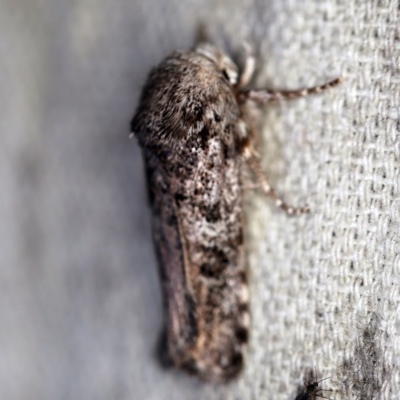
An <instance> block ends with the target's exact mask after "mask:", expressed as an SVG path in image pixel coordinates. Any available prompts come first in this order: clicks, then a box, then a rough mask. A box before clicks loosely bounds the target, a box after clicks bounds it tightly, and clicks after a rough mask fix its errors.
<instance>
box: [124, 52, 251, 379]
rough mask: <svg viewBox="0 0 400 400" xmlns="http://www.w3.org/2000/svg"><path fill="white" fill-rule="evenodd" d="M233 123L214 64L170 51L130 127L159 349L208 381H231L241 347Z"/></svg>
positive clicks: (243, 324)
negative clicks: (154, 283) (160, 300)
mask: <svg viewBox="0 0 400 400" xmlns="http://www.w3.org/2000/svg"><path fill="white" fill-rule="evenodd" d="M177 71H178V72H179V73H178V72H177ZM225 75H226V74H225ZM166 81H167V82H168V83H169V84H168V85H165V82H166ZM161 83H162V84H161ZM238 118H239V110H238V106H237V103H236V98H235V95H234V93H233V90H232V87H231V85H230V84H229V81H227V79H226V77H225V76H224V74H223V73H222V72H221V71H219V70H218V69H217V68H216V66H215V64H214V63H213V62H211V61H210V60H208V59H207V58H205V57H203V56H201V55H199V54H196V53H185V54H182V53H175V55H173V56H171V57H170V58H168V59H167V60H166V61H165V62H164V63H162V64H161V65H160V66H159V67H158V68H157V69H156V70H154V71H153V72H152V74H151V75H150V78H149V80H148V83H147V84H146V86H145V89H144V91H143V95H142V99H141V106H140V107H139V110H138V113H137V114H136V116H135V117H134V119H133V122H132V130H133V131H134V132H135V133H136V135H137V137H138V140H139V143H140V144H141V146H142V147H143V150H144V155H145V160H146V166H147V176H148V186H149V192H150V199H151V205H152V209H153V218H154V219H153V232H154V240H155V244H156V247H157V251H158V258H159V264H160V267H161V271H162V272H161V275H162V279H163V286H164V295H165V302H166V308H167V313H166V314H167V323H166V325H167V332H166V338H167V351H168V354H169V357H170V358H171V361H172V363H173V364H174V365H175V366H178V367H180V368H183V369H186V370H189V371H191V372H193V373H196V374H198V375H199V376H200V377H202V378H204V379H207V380H214V381H226V380H229V379H231V378H233V377H235V376H236V375H237V374H238V372H239V371H240V370H241V368H242V365H243V354H242V347H243V345H244V343H246V342H247V327H248V305H247V282H246V271H245V267H244V259H243V258H244V257H243V246H242V242H243V232H242V204H241V187H240V182H239V179H240V162H241V159H240V157H239V155H238V150H237V148H238V137H237V134H236V131H235V130H236V123H237V119H238Z"/></svg>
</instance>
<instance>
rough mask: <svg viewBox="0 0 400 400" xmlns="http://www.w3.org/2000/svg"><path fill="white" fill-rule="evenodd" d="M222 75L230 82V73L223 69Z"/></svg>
mask: <svg viewBox="0 0 400 400" xmlns="http://www.w3.org/2000/svg"><path fill="white" fill-rule="evenodd" d="M222 75H224V78H225V79H226V80H227V81H229V75H228V73H227V72H226V69H223V70H222Z"/></svg>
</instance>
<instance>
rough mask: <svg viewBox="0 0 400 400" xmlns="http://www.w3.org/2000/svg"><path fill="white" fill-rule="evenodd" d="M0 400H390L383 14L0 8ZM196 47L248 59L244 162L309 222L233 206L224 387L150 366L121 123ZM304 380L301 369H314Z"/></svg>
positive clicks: (137, 182) (146, 271) (131, 154)
mask: <svg viewBox="0 0 400 400" xmlns="http://www.w3.org/2000/svg"><path fill="white" fill-rule="evenodd" d="M1 10H2V12H1V13H0V36H1V37H2V41H1V42H2V43H1V45H0V66H1V68H0V70H1V71H2V74H1V76H0V82H1V85H0V87H1V90H2V92H3V95H2V96H0V113H1V118H0V121H1V122H0V123H1V146H0V183H1V187H2V190H1V192H2V195H1V203H0V204H1V207H0V218H1V221H2V224H1V228H0V229H1V238H2V240H1V242H0V265H1V267H2V268H1V269H0V284H1V290H0V338H1V340H0V349H1V357H0V398H2V399H8V400H14V399H27V398H29V399H41V400H47V399H49V400H50V399H85V400H86V399H96V400H99V399H146V400H164V399H165V400H171V399H173V400H200V399H210V400H234V399H235V400H239V399H240V400H250V399H254V400H266V399H274V400H275V399H282V400H283V399H285V400H287V399H293V400H294V399H295V397H296V395H297V394H298V393H299V391H300V390H301V389H302V386H303V380H304V379H306V377H307V376H309V375H310V372H313V370H314V366H315V367H316V370H317V374H318V378H320V379H322V378H325V377H331V379H330V380H326V381H324V382H323V383H322V387H323V388H330V389H333V390H334V391H333V392H325V395H326V396H327V397H329V398H331V399H344V398H347V399H363V400H364V399H369V398H378V397H379V396H381V398H383V399H393V400H394V399H398V398H399V395H398V391H399V388H400V372H399V371H400V339H399V337H400V336H399V333H400V332H399V329H400V319H399V315H400V313H399V311H400V310H399V304H400V294H399V285H400V279H399V274H400V254H399V253H400V241H399V239H398V237H399V229H400V227H399V221H400V201H399V198H400V197H399V195H400V178H399V168H400V167H399V166H400V163H399V161H400V139H399V132H400V128H399V126H400V116H399V93H400V79H399V76H400V75H399V58H400V41H399V40H400V29H399V26H400V23H399V21H400V19H399V12H400V11H399V7H398V2H395V1H394V0H392V1H389V0H387V1H364V0H352V1H350V2H346V1H342V0H332V1H330V0H322V1H312V0H284V1H282V0H270V1H264V0H247V1H244V2H239V1H236V0H226V1H222V0H221V1H217V2H214V1H206V0H203V1H202V0H193V1H192V2H181V1H177V0H170V1H163V0H146V1H143V2H141V1H138V2H132V1H128V0H126V1H119V2H114V1H111V0H104V1H102V2H97V1H94V0H88V1H85V2H68V1H59V2H51V1H49V0H48V1H46V0H45V1H42V2H37V3H35V2H30V3H29V4H28V3H27V2H26V1H24V0H13V1H11V0H9V1H7V0H1ZM199 23H202V24H203V25H205V27H206V29H207V31H208V34H209V36H210V37H211V39H213V40H214V41H216V42H217V43H219V44H221V45H228V47H230V48H231V49H238V50H240V44H241V42H242V41H243V40H247V41H248V42H249V43H250V44H251V45H252V46H253V48H254V49H255V52H256V55H257V66H258V68H257V74H256V77H255V79H254V81H253V84H254V85H256V86H259V87H262V86H268V87H271V88H275V89H278V88H284V89H294V88H299V87H309V86H313V85H315V84H321V83H325V82H326V81H328V80H330V79H333V78H336V77H337V76H339V75H341V76H343V77H344V82H343V83H342V84H341V85H340V86H338V87H336V88H333V89H330V90H328V91H326V92H323V93H321V94H319V95H316V96H312V97H309V98H303V99H300V100H294V101H292V102H285V103H283V104H275V105H271V106H268V107H267V108H266V110H265V113H263V119H262V121H261V124H260V125H261V128H260V137H259V141H260V143H259V153H260V154H261V157H262V163H263V168H264V170H265V173H266V175H267V176H268V178H269V179H270V182H271V184H273V186H274V187H275V188H276V190H277V191H278V192H279V193H280V194H282V196H283V197H284V198H285V200H287V202H288V203H290V204H293V205H303V204H305V203H308V204H309V206H310V209H311V213H310V214H309V215H305V216H300V217H288V216H287V215H285V214H284V213H283V212H282V211H280V210H277V209H276V208H275V206H274V204H273V202H272V201H271V200H269V199H268V198H266V197H265V196H263V194H262V193H257V192H249V193H248V195H247V199H246V232H247V234H246V239H247V244H248V249H247V250H248V251H247V255H248V265H249V270H250V289H251V290H250V293H251V314H252V322H251V326H252V330H251V340H250V345H249V350H248V357H247V364H246V369H245V371H244V373H243V375H242V376H241V378H240V379H239V380H238V381H237V382H234V383H232V384H230V385H227V386H214V385H207V384H204V383H202V382H199V381H197V380H196V379H194V378H190V377H187V376H186V375H184V374H182V373H180V372H177V371H165V370H163V369H161V368H160V367H159V365H158V364H157V362H156V359H155V357H154V348H155V344H156V342H157V337H158V334H159V331H160V329H161V326H162V318H163V317H162V304H161V290H160V284H159V280H158V275H157V266H156V262H155V256H154V249H153V245H152V240H151V232H150V224H151V223H150V212H149V209H148V205H147V199H146V191H145V181H144V170H143V165H142V159H141V155H140V151H139V148H138V146H137V145H136V143H134V141H130V142H129V141H128V140H127V135H128V126H129V120H130V117H131V114H132V112H133V110H134V108H135V106H136V104H137V101H138V96H139V91H140V89H141V87H142V85H143V83H144V80H145V77H146V75H147V74H148V72H149V70H150V68H151V66H153V65H155V64H157V62H159V61H160V60H161V59H162V58H163V57H164V56H165V55H166V54H167V53H169V52H170V51H171V50H173V49H176V48H182V49H188V48H189V47H191V45H192V44H193V42H194V37H195V32H196V29H197V28H198V25H199ZM314 377H315V372H314Z"/></svg>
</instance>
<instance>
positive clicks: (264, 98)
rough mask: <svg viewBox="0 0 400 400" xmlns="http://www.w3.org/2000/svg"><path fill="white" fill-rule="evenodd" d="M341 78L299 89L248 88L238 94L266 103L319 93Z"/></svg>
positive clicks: (337, 82)
mask: <svg viewBox="0 0 400 400" xmlns="http://www.w3.org/2000/svg"><path fill="white" fill-rule="evenodd" d="M342 80H343V79H342V78H341V77H339V78H336V79H334V80H333V81H330V82H328V83H325V84H324V85H320V86H314V87H311V88H308V89H301V90H268V89H249V90H246V91H244V92H242V93H241V94H240V97H241V98H242V99H244V100H252V101H254V102H256V103H259V104H266V103H269V102H271V101H279V100H288V99H295V98H297V97H304V96H309V95H310V94H314V93H320V92H322V91H324V90H326V89H329V88H331V87H334V86H336V85H338V84H339V83H340V82H342Z"/></svg>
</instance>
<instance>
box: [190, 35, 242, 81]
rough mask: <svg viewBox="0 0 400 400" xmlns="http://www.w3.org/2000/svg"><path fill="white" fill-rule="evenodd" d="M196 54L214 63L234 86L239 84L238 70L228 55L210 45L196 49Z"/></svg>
mask: <svg viewBox="0 0 400 400" xmlns="http://www.w3.org/2000/svg"><path fill="white" fill-rule="evenodd" d="M195 51H196V53H198V54H201V55H202V56H204V57H206V58H207V59H209V60H210V61H212V62H213V63H214V64H215V66H216V67H217V69H218V71H220V72H221V74H222V75H223V77H224V78H225V79H226V80H227V81H228V82H229V83H230V84H231V85H232V86H233V85H236V84H237V82H238V75H239V73H238V68H237V66H236V64H235V63H234V62H233V61H232V60H231V58H230V57H228V55H227V54H226V53H224V52H223V51H222V50H221V49H219V48H217V47H215V46H213V45H212V44H209V43H202V44H200V45H198V46H197V47H196V48H195Z"/></svg>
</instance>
